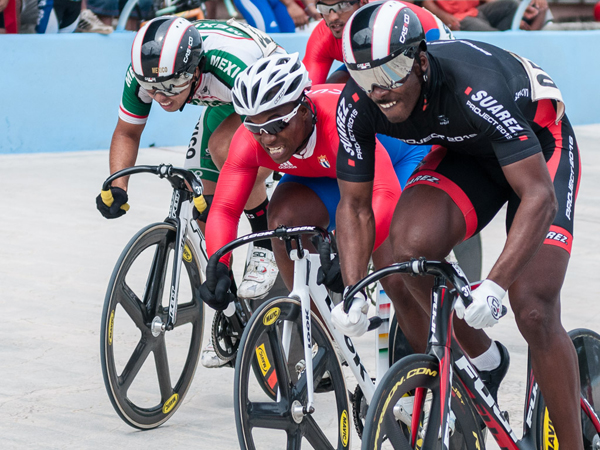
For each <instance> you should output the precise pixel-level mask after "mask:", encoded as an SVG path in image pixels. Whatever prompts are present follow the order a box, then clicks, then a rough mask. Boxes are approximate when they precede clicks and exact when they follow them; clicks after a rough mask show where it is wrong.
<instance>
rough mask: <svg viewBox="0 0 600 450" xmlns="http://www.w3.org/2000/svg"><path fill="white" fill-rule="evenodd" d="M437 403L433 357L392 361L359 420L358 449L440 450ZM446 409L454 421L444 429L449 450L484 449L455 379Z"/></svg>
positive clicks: (415, 357) (482, 439) (469, 403)
mask: <svg viewBox="0 0 600 450" xmlns="http://www.w3.org/2000/svg"><path fill="white" fill-rule="evenodd" d="M439 401H440V385H439V369H438V362H437V360H436V359H435V358H434V357H432V356H428V355H421V354H418V355H411V356H407V357H406V358H403V359H402V360H400V361H398V362H397V363H396V364H394V365H393V366H392V367H391V368H390V369H389V370H388V371H387V372H386V373H385V375H384V376H383V378H382V379H381V381H380V382H379V385H378V387H377V389H376V390H375V395H374V396H373V401H372V402H371V404H370V405H369V409H368V412H367V418H366V421H365V424H366V425H365V430H364V433H363V440H362V449H363V450H366V449H368V450H375V449H377V450H379V449H392V448H393V449H401V450H413V449H419V450H420V449H427V450H436V449H440V448H442V441H441V439H440V436H441V434H440V405H439ZM451 405H452V412H453V413H454V418H455V421H454V424H451V425H450V441H449V448H450V449H451V450H478V449H481V448H484V447H485V446H484V438H483V436H482V434H481V427H480V426H479V424H478V421H477V419H476V418H475V413H474V410H473V405H472V403H471V401H470V400H469V398H468V395H467V393H466V391H465V390H464V389H463V388H462V385H461V384H460V382H457V381H456V380H455V382H454V383H453V386H452V397H451ZM413 416H414V417H413Z"/></svg>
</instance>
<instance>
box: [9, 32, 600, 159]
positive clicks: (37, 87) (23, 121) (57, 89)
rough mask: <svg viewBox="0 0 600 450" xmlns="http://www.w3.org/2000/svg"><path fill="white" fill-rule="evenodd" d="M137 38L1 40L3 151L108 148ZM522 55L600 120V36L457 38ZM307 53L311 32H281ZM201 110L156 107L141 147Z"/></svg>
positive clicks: (576, 115) (574, 108) (182, 134)
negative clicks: (481, 42) (545, 72)
mask: <svg viewBox="0 0 600 450" xmlns="http://www.w3.org/2000/svg"><path fill="white" fill-rule="evenodd" d="M133 36H134V34H133V33H131V32H125V33H113V34H111V35H108V36H103V35H96V34H85V33H82V34H68V35H43V36H37V35H2V36H0V86H2V94H1V95H0V153H19V152H48V151H73V150H91V149H106V148H108V147H109V146H110V139H111V136H112V132H113V130H114V127H115V125H116V123H117V113H118V107H119V103H120V98H121V90H122V88H123V79H124V75H125V70H126V68H127V65H128V63H129V58H130V47H131V43H132V41H133ZM457 36H458V37H460V38H468V39H475V40H482V41H486V42H490V43H492V44H495V45H498V46H500V47H503V48H505V49H508V50H511V51H514V52H515V53H518V54H520V55H523V56H525V57H527V58H529V59H531V60H533V61H535V62H536V63H537V64H539V65H540V66H542V67H543V68H544V69H545V70H546V71H547V72H548V73H549V74H550V75H551V76H552V77H553V78H554V80H555V82H556V84H557V85H558V87H559V88H560V89H561V91H562V93H563V97H564V100H565V103H566V105H567V114H568V115H569V117H570V119H571V121H572V122H573V123H574V124H576V125H583V124H590V123H600V107H599V105H600V89H599V88H598V82H597V80H598V74H599V73H600V52H598V50H597V49H598V48H600V31H548V32H545V31H538V32H529V33H528V32H521V31H516V32H504V33H479V32H471V33H468V32H462V33H457ZM274 38H275V40H276V41H277V42H278V43H279V44H280V45H282V46H283V47H284V48H286V49H287V50H288V51H289V52H294V51H298V52H300V53H301V54H304V49H305V45H306V40H307V39H308V35H307V34H304V33H297V34H280V35H276V36H274ZM199 113H200V108H198V107H191V106H189V105H188V106H187V107H186V108H185V110H184V111H183V112H182V113H179V112H177V113H166V112H164V111H162V110H161V108H160V107H156V106H155V107H153V109H152V113H151V114H150V118H149V121H148V124H147V126H146V130H145V131H144V134H143V136H142V142H141V145H142V147H147V146H151V145H157V146H167V145H187V143H188V141H189V138H190V135H191V131H192V129H193V127H194V125H195V123H196V121H197V119H198V116H199Z"/></svg>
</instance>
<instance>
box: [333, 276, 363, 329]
mask: <svg viewBox="0 0 600 450" xmlns="http://www.w3.org/2000/svg"><path fill="white" fill-rule="evenodd" d="M348 289H349V288H348V287H346V289H344V296H343V298H346V293H347V292H348ZM367 311H369V304H368V303H367V296H366V295H365V293H364V292H362V291H360V292H358V293H357V294H356V295H355V296H354V299H353V300H352V306H350V310H349V311H348V314H346V313H345V312H344V302H340V303H339V304H338V305H337V306H336V307H335V308H333V311H331V322H333V326H334V327H335V328H337V329H338V330H340V331H341V332H342V333H343V334H344V335H345V336H350V337H354V336H362V335H363V334H365V333H366V332H367V330H368V328H369V319H368V318H367Z"/></svg>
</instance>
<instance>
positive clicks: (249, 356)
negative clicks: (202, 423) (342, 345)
mask: <svg viewBox="0 0 600 450" xmlns="http://www.w3.org/2000/svg"><path fill="white" fill-rule="evenodd" d="M301 313H302V311H301V306H300V302H299V301H297V300H294V299H290V298H277V299H273V300H271V301H269V302H266V303H264V304H263V305H262V306H261V307H260V308H259V309H258V310H257V311H255V312H254V314H253V315H252V317H251V319H250V321H249V322H248V324H247V325H246V328H245V329H244V334H243V335H242V340H241V343H240V350H239V351H238V356H237V359H236V366H235V381H234V409H235V421H236V428H237V433H238V440H239V444H240V447H241V448H242V449H249V450H256V449H262V448H265V449H272V448H293V449H300V448H301V447H302V445H303V444H305V443H306V444H308V445H307V446H305V448H310V447H311V446H312V448H315V449H319V450H320V449H335V448H337V449H339V450H345V449H348V448H350V433H351V430H350V415H349V409H348V393H347V390H346V384H345V380H344V374H343V372H342V368H341V366H340V363H339V361H338V358H337V355H336V352H335V349H334V347H333V343H332V342H331V340H330V338H329V334H328V333H327V331H326V330H325V328H324V326H323V324H322V323H321V321H320V320H319V319H318V318H317V317H316V316H315V315H314V313H312V312H311V339H312V342H313V363H314V386H315V389H314V390H315V394H314V401H315V403H314V406H315V412H314V413H313V414H309V415H302V414H301V413H300V414H299V415H298V414H295V415H293V414H292V408H293V407H298V406H305V405H306V400H307V392H306V391H307V390H306V377H304V376H303V374H304V373H305V371H302V370H301V369H302V368H303V366H302V364H303V362H304V347H303V345H304V344H303V342H304V341H303V332H302V314H301ZM286 322H287V323H289V324H291V327H292V338H291V343H290V350H289V353H288V354H289V357H287V358H286V356H285V354H284V351H283V347H282V344H281V338H282V332H283V331H282V330H283V324H284V323H286ZM265 342H266V344H265ZM269 355H271V357H270V358H269ZM254 361H259V362H260V366H261V368H262V369H261V374H260V376H258V377H256V376H252V373H253V372H254V370H255V369H254V368H253V366H255V364H254ZM325 372H329V379H328V383H327V382H326V381H327V380H326V378H323V379H322V376H323V375H324V374H325ZM263 377H264V378H266V379H267V380H269V382H270V385H271V388H272V389H273V391H274V392H277V391H278V387H279V386H282V387H283V388H282V389H281V390H280V392H281V395H280V397H279V399H277V398H272V397H271V396H269V395H268V394H265V393H264V392H263V386H262V380H263ZM319 423H321V424H325V425H326V426H327V428H326V429H324V428H323V427H321V426H320V425H319ZM332 424H335V425H334V426H332Z"/></svg>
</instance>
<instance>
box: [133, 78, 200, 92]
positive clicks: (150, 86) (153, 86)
mask: <svg viewBox="0 0 600 450" xmlns="http://www.w3.org/2000/svg"><path fill="white" fill-rule="evenodd" d="M192 77H193V74H191V73H187V72H186V73H183V74H181V75H179V76H178V77H176V78H171V79H169V80H167V81H163V82H148V81H143V80H140V79H139V78H138V79H137V81H138V83H139V84H140V86H141V87H143V88H144V89H146V90H147V91H148V92H149V93H150V94H153V95H154V94H158V93H159V92H160V93H161V94H163V95H164V96H166V97H174V96H176V95H179V94H181V93H182V92H183V91H185V90H186V89H187V88H188V87H189V85H190V83H191V81H192Z"/></svg>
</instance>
